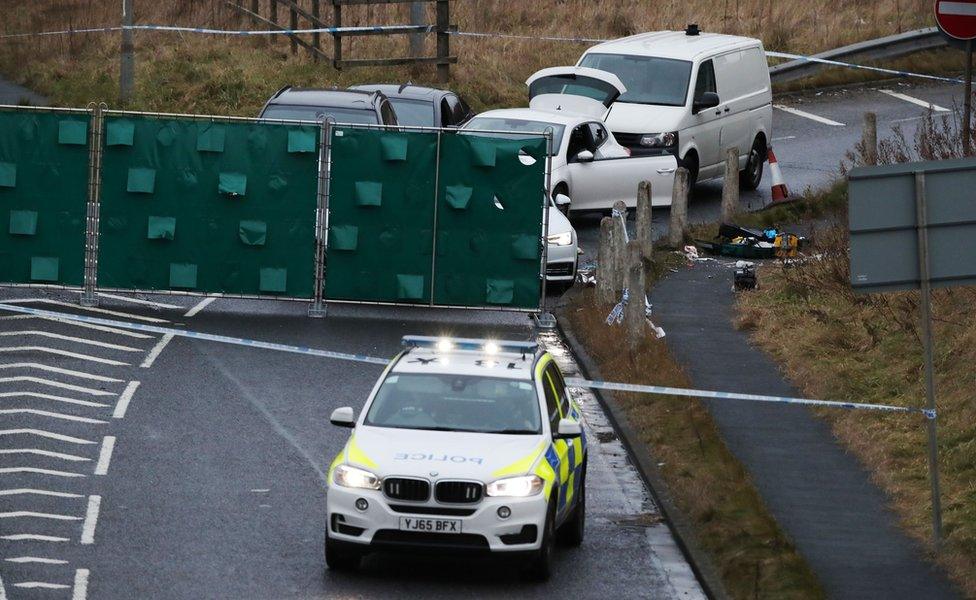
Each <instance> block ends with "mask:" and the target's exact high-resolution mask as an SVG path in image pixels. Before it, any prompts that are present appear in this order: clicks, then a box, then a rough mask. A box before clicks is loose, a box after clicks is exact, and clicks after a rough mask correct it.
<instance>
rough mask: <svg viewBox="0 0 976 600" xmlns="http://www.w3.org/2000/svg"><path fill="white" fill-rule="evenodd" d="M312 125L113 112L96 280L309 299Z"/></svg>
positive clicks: (314, 160) (117, 285)
mask: <svg viewBox="0 0 976 600" xmlns="http://www.w3.org/2000/svg"><path fill="white" fill-rule="evenodd" d="M318 137H319V136H318V128H317V127H315V126H310V125H299V124H278V123H262V122H256V121H242V120H226V121H225V120H208V119H199V118H196V119H194V118H176V117H169V116H152V115H135V114H110V115H107V116H106V118H105V135H104V140H105V142H104V157H103V164H102V190H101V218H100V223H99V254H100V257H99V265H98V286H99V288H101V289H133V290H161V291H163V290H164V291H181V292H204V293H224V294H228V295H248V296H254V295H268V296H280V297H291V298H311V297H312V296H313V291H314V268H315V267H314V260H315V209H316V202H317V197H316V192H317V173H318Z"/></svg>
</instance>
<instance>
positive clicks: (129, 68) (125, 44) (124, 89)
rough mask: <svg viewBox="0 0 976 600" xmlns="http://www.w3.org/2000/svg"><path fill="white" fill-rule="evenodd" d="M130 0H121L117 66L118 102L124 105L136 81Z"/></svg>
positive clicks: (128, 99)
mask: <svg viewBox="0 0 976 600" xmlns="http://www.w3.org/2000/svg"><path fill="white" fill-rule="evenodd" d="M131 26H132V0H122V27H123V29H122V53H121V54H122V57H121V61H120V66H119V104H121V105H122V106H126V105H127V104H128V103H129V101H130V100H132V89H133V88H134V87H135V82H136V59H135V44H134V43H133V41H132V30H131V29H125V28H126V27H131Z"/></svg>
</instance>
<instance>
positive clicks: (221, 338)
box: [0, 302, 390, 365]
mask: <svg viewBox="0 0 976 600" xmlns="http://www.w3.org/2000/svg"><path fill="white" fill-rule="evenodd" d="M4 310H6V311H10V312H15V313H21V314H25V315H34V316H36V317H44V318H46V319H55V320H60V321H78V322H79V323H91V324H92V325H103V326H107V327H117V328H119V329H131V330H133V331H148V332H150V333H158V334H161V335H173V336H177V337H185V338H190V339H194V340H205V341H208V342H219V343H222V344H233V345H236V346H247V347H249V348H261V349H263V350H276V351H278V352H291V353H293V354H306V355H309V356H320V357H322V358H334V359H337V360H349V361H353V362H361V363H369V364H373V365H387V364H389V362H390V361H389V359H386V358H377V357H374V356H365V355H362V354H349V353H346V352H334V351H332V350H319V349H317V348H309V347H307V346H292V345H290V344H277V343H274V342H262V341H258V340H248V339H244V338H237V337H231V336H226V335H215V334H212V333H201V332H198V331H187V330H185V329H176V328H174V327H157V326H155V325H143V324H142V323H130V322H129V321H118V320H115V319H102V318H100V317H89V316H87V315H75V314H71V313H62V312H55V311H50V310H39V309H36V308H28V307H26V306H14V305H11V304H4V303H2V302H0V311H4Z"/></svg>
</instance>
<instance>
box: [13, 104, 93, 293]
mask: <svg viewBox="0 0 976 600" xmlns="http://www.w3.org/2000/svg"><path fill="white" fill-rule="evenodd" d="M88 127H89V116H88V115H87V114H85V113H84V112H83V111H73V112H53V111H42V110H19V109H18V110H14V109H10V110H0V281H2V282H4V283H16V284H33V285H66V286H81V285H82V283H83V280H84V259H85V214H86V212H85V211H86V203H87V196H88V151H89V147H88V144H89V140H88V133H89V132H88Z"/></svg>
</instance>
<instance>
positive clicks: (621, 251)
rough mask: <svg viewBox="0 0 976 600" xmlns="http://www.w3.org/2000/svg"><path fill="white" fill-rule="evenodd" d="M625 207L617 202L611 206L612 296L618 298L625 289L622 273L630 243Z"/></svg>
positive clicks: (625, 278) (625, 268)
mask: <svg viewBox="0 0 976 600" xmlns="http://www.w3.org/2000/svg"><path fill="white" fill-rule="evenodd" d="M626 224H627V205H626V204H624V203H623V202H622V201H620V200H618V201H617V202H615V203H614V205H613V229H612V231H613V235H612V236H611V237H610V241H611V245H610V248H611V250H610V252H611V256H612V257H613V258H612V259H611V261H612V262H611V264H612V265H613V267H612V269H613V272H612V278H611V281H612V282H613V294H614V297H615V298H619V297H620V294H621V293H622V292H623V290H624V288H625V287H627V277H626V276H625V275H624V272H625V271H626V270H627V267H626V264H627V243H628V242H629V241H630V240H629V239H628V235H627V225H626Z"/></svg>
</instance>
